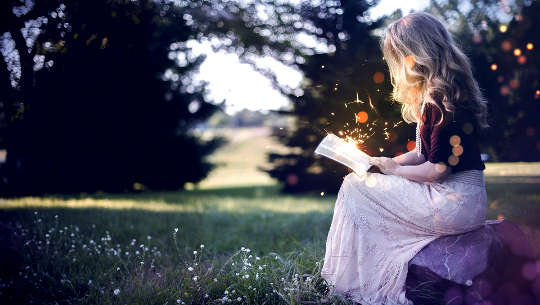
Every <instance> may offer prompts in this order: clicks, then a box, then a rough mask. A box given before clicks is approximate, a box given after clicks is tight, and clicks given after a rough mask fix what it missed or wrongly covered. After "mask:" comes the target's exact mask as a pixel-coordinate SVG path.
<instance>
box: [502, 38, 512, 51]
mask: <svg viewBox="0 0 540 305" xmlns="http://www.w3.org/2000/svg"><path fill="white" fill-rule="evenodd" d="M501 48H502V49H503V50H504V51H506V52H508V51H510V49H512V43H510V41H508V40H505V41H503V42H502V43H501Z"/></svg>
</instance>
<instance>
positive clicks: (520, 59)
mask: <svg viewBox="0 0 540 305" xmlns="http://www.w3.org/2000/svg"><path fill="white" fill-rule="evenodd" d="M518 63H519V64H520V65H524V64H525V63H527V57H526V56H525V55H521V56H520V57H518Z"/></svg>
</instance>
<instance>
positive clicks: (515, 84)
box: [508, 78, 519, 89]
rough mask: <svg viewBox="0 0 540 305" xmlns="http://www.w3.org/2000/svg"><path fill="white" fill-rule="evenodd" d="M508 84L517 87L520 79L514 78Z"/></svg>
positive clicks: (513, 87)
mask: <svg viewBox="0 0 540 305" xmlns="http://www.w3.org/2000/svg"><path fill="white" fill-rule="evenodd" d="M508 84H509V85H510V88H512V89H516V88H517V87H519V80H518V79H517V78H514V79H512V80H511V81H510V82H509V83H508Z"/></svg>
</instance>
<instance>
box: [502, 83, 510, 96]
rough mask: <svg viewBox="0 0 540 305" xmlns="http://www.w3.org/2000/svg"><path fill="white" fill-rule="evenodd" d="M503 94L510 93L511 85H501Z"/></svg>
mask: <svg viewBox="0 0 540 305" xmlns="http://www.w3.org/2000/svg"><path fill="white" fill-rule="evenodd" d="M500 92H501V95H508V94H510V87H508V86H506V85H504V86H501V90H500Z"/></svg>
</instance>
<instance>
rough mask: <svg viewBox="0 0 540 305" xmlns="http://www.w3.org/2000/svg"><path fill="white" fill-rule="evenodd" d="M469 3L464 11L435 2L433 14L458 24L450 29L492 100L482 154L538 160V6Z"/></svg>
mask: <svg viewBox="0 0 540 305" xmlns="http://www.w3.org/2000/svg"><path fill="white" fill-rule="evenodd" d="M467 3H468V4H469V6H468V8H467V9H464V8H463V6H460V5H459V4H460V2H456V1H432V3H431V6H430V8H429V12H430V13H433V14H435V15H437V16H439V17H441V18H442V19H443V20H446V22H447V23H448V24H453V25H454V26H453V27H452V28H451V29H452V31H453V33H454V35H455V36H456V38H457V39H458V41H460V42H461V45H462V46H463V48H464V50H465V52H466V54H467V55H468V56H469V57H470V59H471V62H472V64H473V70H474V72H475V78H476V79H477V80H478V83H479V85H480V87H481V89H482V90H483V93H484V95H485V97H486V98H487V100H488V103H489V104H488V105H489V121H490V122H489V123H490V125H491V128H490V129H489V130H488V131H487V133H486V136H485V137H484V139H483V141H482V142H483V143H482V144H483V145H482V147H483V150H484V151H485V152H487V153H489V155H490V158H491V160H494V161H538V160H540V123H539V121H538V114H539V113H540V104H539V103H538V100H539V99H540V91H538V90H539V89H540V82H539V79H540V78H539V77H540V61H539V58H540V56H538V52H537V47H538V45H539V42H538V40H537V38H536V37H537V34H536V29H537V28H538V27H539V26H540V25H539V24H538V23H539V20H540V3H539V2H538V1H530V2H525V3H522V2H521V1H517V2H516V3H514V4H513V5H508V4H506V5H504V3H501V2H499V1H490V0H476V1H470V2H467ZM501 18H504V19H502V20H501ZM505 19H506V20H505Z"/></svg>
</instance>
